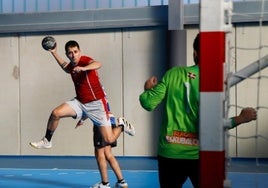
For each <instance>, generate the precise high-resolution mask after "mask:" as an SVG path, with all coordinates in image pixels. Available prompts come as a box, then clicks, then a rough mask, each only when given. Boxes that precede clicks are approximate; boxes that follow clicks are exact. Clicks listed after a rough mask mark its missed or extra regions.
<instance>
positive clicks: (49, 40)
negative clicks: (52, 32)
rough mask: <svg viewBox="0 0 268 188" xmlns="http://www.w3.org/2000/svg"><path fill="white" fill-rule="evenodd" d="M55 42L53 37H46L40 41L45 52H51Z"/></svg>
mask: <svg viewBox="0 0 268 188" xmlns="http://www.w3.org/2000/svg"><path fill="white" fill-rule="evenodd" d="M56 44H57V43H56V40H55V38H54V37H52V36H46V37H45V38H43V40H42V47H43V48H44V49H45V50H53V49H54V48H55V47H56Z"/></svg>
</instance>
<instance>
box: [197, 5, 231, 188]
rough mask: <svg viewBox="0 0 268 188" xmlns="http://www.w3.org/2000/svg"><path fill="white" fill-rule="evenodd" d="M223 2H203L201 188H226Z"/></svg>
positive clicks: (201, 16)
mask: <svg viewBox="0 0 268 188" xmlns="http://www.w3.org/2000/svg"><path fill="white" fill-rule="evenodd" d="M225 7H226V2H225V1H224V0H201V1H200V120H199V123H200V132H199V136H200V185H201V188H215V187H217V188H221V187H224V179H225V150H224V134H225V133H224V127H223V118H224V112H223V105H224V102H223V101H224V63H225V31H226V26H227V25H226V24H225V20H224V19H225V18H224V17H225Z"/></svg>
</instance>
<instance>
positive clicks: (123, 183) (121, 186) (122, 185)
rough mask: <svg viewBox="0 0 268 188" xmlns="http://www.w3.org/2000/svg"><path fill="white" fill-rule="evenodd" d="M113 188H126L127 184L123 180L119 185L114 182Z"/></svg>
mask: <svg viewBox="0 0 268 188" xmlns="http://www.w3.org/2000/svg"><path fill="white" fill-rule="evenodd" d="M114 187H115V188H128V184H127V182H125V180H124V181H122V182H120V183H119V182H116V183H115V186H114Z"/></svg>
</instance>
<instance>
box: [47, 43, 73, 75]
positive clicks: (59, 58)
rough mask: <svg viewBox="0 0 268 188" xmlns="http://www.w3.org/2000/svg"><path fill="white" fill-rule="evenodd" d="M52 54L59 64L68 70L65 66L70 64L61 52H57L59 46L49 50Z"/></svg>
mask: <svg viewBox="0 0 268 188" xmlns="http://www.w3.org/2000/svg"><path fill="white" fill-rule="evenodd" d="M49 51H50V53H51V54H52V56H53V57H54V58H55V60H56V61H57V63H58V65H59V66H60V67H61V68H62V69H63V70H64V71H65V72H68V71H67V70H66V69H65V68H66V66H67V65H68V64H69V63H67V62H66V61H65V60H64V59H62V58H61V57H60V56H59V54H58V53H57V47H56V48H54V49H53V50H49Z"/></svg>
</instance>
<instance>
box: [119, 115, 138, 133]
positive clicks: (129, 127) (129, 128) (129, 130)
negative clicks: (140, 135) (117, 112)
mask: <svg viewBox="0 0 268 188" xmlns="http://www.w3.org/2000/svg"><path fill="white" fill-rule="evenodd" d="M117 121H118V125H123V126H124V131H125V133H127V134H129V135H130V136H134V135H135V128H134V127H133V126H132V125H130V123H128V122H127V121H126V120H125V118H123V117H119V118H118V119H117Z"/></svg>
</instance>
